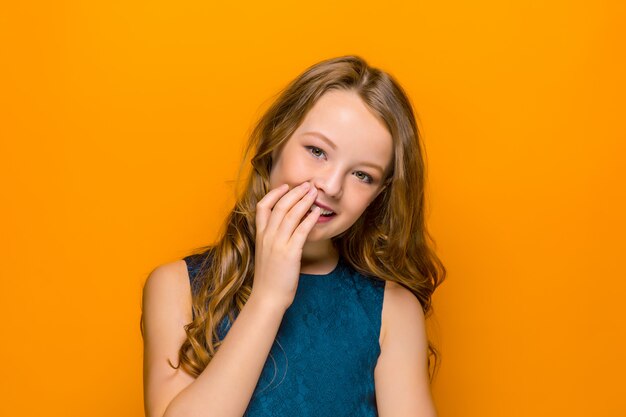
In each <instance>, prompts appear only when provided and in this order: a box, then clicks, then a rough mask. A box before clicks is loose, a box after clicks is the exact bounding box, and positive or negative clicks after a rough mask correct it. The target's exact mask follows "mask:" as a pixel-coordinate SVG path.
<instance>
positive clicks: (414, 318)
mask: <svg viewBox="0 0 626 417" xmlns="http://www.w3.org/2000/svg"><path fill="white" fill-rule="evenodd" d="M381 316H382V317H381V322H382V323H381V336H380V345H381V346H382V345H383V344H384V340H385V338H386V336H387V334H389V333H390V332H393V333H398V332H399V333H403V332H407V331H408V332H412V333H413V335H414V336H415V337H421V336H422V335H423V334H424V310H423V309H422V305H421V303H420V302H419V300H418V299H417V297H416V296H415V294H413V293H412V292H411V291H410V290H409V289H408V288H406V287H404V286H402V285H400V284H398V283H396V282H393V281H386V282H385V291H384V297H383V307H382V314H381ZM423 339H424V342H425V339H426V338H425V336H423Z"/></svg>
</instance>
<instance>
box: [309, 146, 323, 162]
mask: <svg viewBox="0 0 626 417" xmlns="http://www.w3.org/2000/svg"><path fill="white" fill-rule="evenodd" d="M305 148H307V149H309V150H311V151H313V153H311V154H312V155H313V156H314V157H316V158H318V159H319V157H318V156H317V155H316V154H315V152H316V151H320V152H321V153H322V154H324V153H325V152H324V151H323V150H321V149H320V148H318V147H317V146H305Z"/></svg>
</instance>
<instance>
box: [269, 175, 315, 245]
mask: <svg viewBox="0 0 626 417" xmlns="http://www.w3.org/2000/svg"><path fill="white" fill-rule="evenodd" d="M309 186H310V184H309V183H308V182H305V183H303V184H300V185H298V186H297V187H294V188H292V189H291V190H290V191H289V192H288V193H287V194H285V195H283V196H282V197H281V198H280V200H279V201H278V203H276V205H275V206H274V208H273V209H272V212H271V213H270V216H269V220H268V222H267V226H266V228H265V229H266V230H267V232H268V233H272V234H274V235H275V234H276V231H277V230H278V228H279V227H280V224H281V223H282V222H283V219H284V218H285V215H286V214H287V211H288V210H290V209H291V207H293V205H294V204H296V203H297V202H298V201H300V200H301V199H302V197H304V196H305V195H306V192H307V191H308V187H309ZM288 238H289V237H288V236H287V237H286V238H285V240H286V239H288Z"/></svg>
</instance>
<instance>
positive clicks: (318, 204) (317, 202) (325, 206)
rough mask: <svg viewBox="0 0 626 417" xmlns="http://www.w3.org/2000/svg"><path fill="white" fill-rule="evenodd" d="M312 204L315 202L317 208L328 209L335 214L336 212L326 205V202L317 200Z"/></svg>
mask: <svg viewBox="0 0 626 417" xmlns="http://www.w3.org/2000/svg"><path fill="white" fill-rule="evenodd" d="M313 204H315V205H316V206H318V207H319V208H323V209H324V210H330V211H332V212H333V213H335V214H337V212H336V211H335V210H333V209H332V208H331V207H328V206H327V205H326V204H322V203H320V202H319V201H316V202H314V203H313Z"/></svg>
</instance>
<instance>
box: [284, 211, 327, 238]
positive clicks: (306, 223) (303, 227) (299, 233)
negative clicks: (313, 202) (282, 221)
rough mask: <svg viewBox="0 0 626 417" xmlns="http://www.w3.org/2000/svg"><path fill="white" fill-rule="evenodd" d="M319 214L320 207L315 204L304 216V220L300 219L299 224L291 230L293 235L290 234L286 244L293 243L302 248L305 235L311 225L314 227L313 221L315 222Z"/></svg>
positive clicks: (309, 230) (310, 228) (311, 227)
mask: <svg viewBox="0 0 626 417" xmlns="http://www.w3.org/2000/svg"><path fill="white" fill-rule="evenodd" d="M321 214H322V209H320V208H319V207H317V206H316V207H314V208H313V210H311V213H310V214H309V215H308V216H306V218H305V219H304V220H302V223H300V225H299V226H298V227H297V228H296V230H295V231H294V232H293V235H291V238H290V239H289V242H288V244H289V245H294V246H295V247H298V248H302V247H303V246H304V242H305V241H306V238H307V236H308V235H309V233H310V232H311V230H312V229H313V227H315V223H317V219H319V218H320V216H321Z"/></svg>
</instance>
